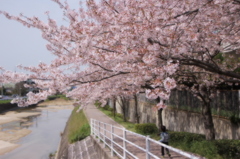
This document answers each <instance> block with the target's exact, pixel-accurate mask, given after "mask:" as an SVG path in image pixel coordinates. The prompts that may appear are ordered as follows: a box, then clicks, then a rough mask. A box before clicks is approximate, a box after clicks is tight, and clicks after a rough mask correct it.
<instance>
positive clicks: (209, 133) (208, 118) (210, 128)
mask: <svg viewBox="0 0 240 159" xmlns="http://www.w3.org/2000/svg"><path fill="white" fill-rule="evenodd" d="M202 115H203V122H204V128H205V135H206V140H215V131H214V124H213V118H212V113H211V107H210V102H204V104H203V109H202Z"/></svg>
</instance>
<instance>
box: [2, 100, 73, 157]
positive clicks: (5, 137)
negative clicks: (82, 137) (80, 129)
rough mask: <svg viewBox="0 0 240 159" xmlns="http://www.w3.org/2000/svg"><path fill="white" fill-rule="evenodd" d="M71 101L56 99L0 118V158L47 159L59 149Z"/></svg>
mask: <svg viewBox="0 0 240 159" xmlns="http://www.w3.org/2000/svg"><path fill="white" fill-rule="evenodd" d="M72 109H73V106H72V105H71V102H67V103H66V102H64V101H61V100H56V101H55V102H51V103H42V104H40V105H39V106H38V107H35V108H25V109H19V110H14V111H9V112H7V113H5V114H1V115H0V158H1V159H19V158H25V159H48V158H49V155H50V154H54V153H55V152H56V151H57V149H58V144H59V142H60V137H61V133H62V131H63V130H64V127H65V125H66V122H67V120H68V118H69V116H70V114H71V112H72Z"/></svg>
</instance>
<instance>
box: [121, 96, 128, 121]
mask: <svg viewBox="0 0 240 159" xmlns="http://www.w3.org/2000/svg"><path fill="white" fill-rule="evenodd" d="M120 99H121V104H120V105H121V108H122V113H123V121H124V122H127V109H128V106H129V100H128V99H126V98H125V97H120Z"/></svg>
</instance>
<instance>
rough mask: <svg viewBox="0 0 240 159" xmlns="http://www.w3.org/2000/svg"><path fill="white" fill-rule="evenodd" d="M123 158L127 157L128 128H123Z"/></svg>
mask: <svg viewBox="0 0 240 159" xmlns="http://www.w3.org/2000/svg"><path fill="white" fill-rule="evenodd" d="M123 158H124V159H125V158H126V129H125V128H123Z"/></svg>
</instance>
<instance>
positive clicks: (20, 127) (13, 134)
mask: <svg viewBox="0 0 240 159" xmlns="http://www.w3.org/2000/svg"><path fill="white" fill-rule="evenodd" d="M65 109H68V110H70V111H68V114H69V115H70V113H71V110H72V109H73V106H72V102H71V101H65V100H63V99H56V100H54V101H48V102H43V103H40V104H39V105H38V106H37V107H34V108H21V109H17V110H11V111H8V112H5V113H2V114H0V155H4V154H6V153H7V152H10V151H13V150H14V149H16V148H18V147H19V146H21V143H20V142H19V141H20V140H21V139H22V138H24V137H26V136H29V134H31V133H32V131H33V130H31V129H29V128H30V127H33V126H34V127H35V129H36V128H37V127H38V126H36V125H33V124H36V123H37V124H39V122H40V121H37V122H36V120H38V118H39V117H40V116H41V115H44V116H46V117H45V118H46V119H44V120H47V119H49V118H51V117H50V116H48V115H51V114H52V113H53V112H61V110H65ZM65 112H66V111H62V112H61V113H64V114H65V115H64V114H62V115H61V114H60V118H61V116H63V115H64V116H66V115H67V114H66V113H65ZM52 120H53V119H52ZM59 120H62V119H59ZM56 122H57V121H56ZM65 122H66V121H65ZM64 126H65V124H64V125H63V127H64ZM46 129H47V128H46ZM49 129H50V128H49ZM62 130H63V129H61V130H60V131H62ZM59 134H60V133H58V135H59ZM59 136H60V135H59ZM18 149H19V148H18Z"/></svg>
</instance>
